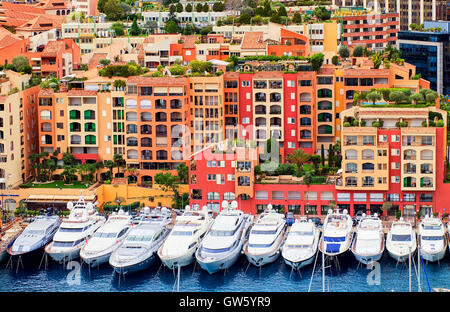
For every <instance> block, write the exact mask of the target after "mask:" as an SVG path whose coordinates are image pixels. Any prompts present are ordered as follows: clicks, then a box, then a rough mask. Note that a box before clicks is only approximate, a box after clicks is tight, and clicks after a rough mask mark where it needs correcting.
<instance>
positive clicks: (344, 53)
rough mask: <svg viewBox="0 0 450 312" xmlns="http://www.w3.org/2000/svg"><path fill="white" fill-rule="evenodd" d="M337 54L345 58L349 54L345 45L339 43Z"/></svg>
mask: <svg viewBox="0 0 450 312" xmlns="http://www.w3.org/2000/svg"><path fill="white" fill-rule="evenodd" d="M339 55H340V56H341V57H342V58H347V57H349V56H350V51H349V50H348V48H347V46H344V45H341V47H340V48H339Z"/></svg>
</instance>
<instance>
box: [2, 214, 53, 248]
mask: <svg viewBox="0 0 450 312" xmlns="http://www.w3.org/2000/svg"><path fill="white" fill-rule="evenodd" d="M60 224H61V220H60V218H59V217H58V216H56V215H44V216H37V217H35V218H34V220H33V222H31V223H30V224H29V225H28V226H27V227H26V228H25V230H24V231H23V232H22V234H20V235H19V237H17V238H16V240H15V241H14V243H13V244H12V246H11V247H10V248H9V249H8V253H9V254H10V255H11V256H21V255H31V254H34V253H37V252H39V251H41V252H42V250H43V247H45V245H47V244H48V243H49V242H50V241H51V240H52V238H53V235H55V233H56V231H57V230H58V228H59V225H60Z"/></svg>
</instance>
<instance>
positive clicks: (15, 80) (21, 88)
mask: <svg viewBox="0 0 450 312" xmlns="http://www.w3.org/2000/svg"><path fill="white" fill-rule="evenodd" d="M29 79H30V75H21V74H19V73H16V72H13V71H10V70H8V71H6V73H5V75H4V76H3V77H1V78H0V88H1V91H0V189H6V188H8V187H9V188H11V187H16V186H17V185H19V184H21V183H23V182H24V181H26V180H27V179H28V178H29V177H30V176H32V175H33V170H34V169H33V164H32V162H31V160H30V159H28V156H29V155H31V154H33V153H36V152H37V151H38V148H39V144H38V131H37V130H38V118H37V117H38V115H37V101H38V92H39V86H35V87H31V88H28V81H29Z"/></svg>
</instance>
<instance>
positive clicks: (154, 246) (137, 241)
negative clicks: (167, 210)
mask: <svg viewBox="0 0 450 312" xmlns="http://www.w3.org/2000/svg"><path fill="white" fill-rule="evenodd" d="M146 208H148V207H146ZM149 210H150V208H148V210H146V211H148V212H150V211H149ZM166 219H167V218H164V217H160V218H157V219H155V218H142V219H141V221H140V223H139V224H138V225H136V226H134V227H132V228H131V230H130V232H129V233H128V236H127V237H126V239H125V240H124V242H123V244H122V245H121V246H120V247H119V248H117V249H116V250H115V251H113V253H112V254H111V257H110V258H109V264H110V265H111V266H112V267H113V269H114V272H116V273H119V274H123V275H125V274H129V273H134V272H138V271H142V270H145V269H147V268H149V267H150V266H151V265H152V264H153V262H154V261H155V259H156V254H157V252H158V249H159V248H160V247H161V245H162V244H163V242H164V240H165V239H166V238H167V235H168V234H169V232H170V230H169V229H168V228H167V225H168V224H167V220H166Z"/></svg>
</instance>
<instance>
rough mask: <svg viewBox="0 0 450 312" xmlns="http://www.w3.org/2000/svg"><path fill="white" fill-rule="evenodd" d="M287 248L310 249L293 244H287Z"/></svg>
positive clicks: (307, 246) (306, 246)
mask: <svg viewBox="0 0 450 312" xmlns="http://www.w3.org/2000/svg"><path fill="white" fill-rule="evenodd" d="M286 247H287V248H309V247H311V246H310V245H295V244H289V245H286Z"/></svg>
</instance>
